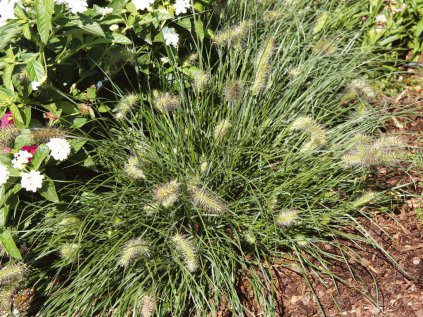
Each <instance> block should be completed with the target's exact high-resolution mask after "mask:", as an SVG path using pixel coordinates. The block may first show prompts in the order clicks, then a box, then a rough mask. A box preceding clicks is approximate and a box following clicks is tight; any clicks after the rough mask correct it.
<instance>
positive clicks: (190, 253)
mask: <svg viewBox="0 0 423 317" xmlns="http://www.w3.org/2000/svg"><path fill="white" fill-rule="evenodd" d="M172 241H173V243H174V245H175V248H176V250H177V251H178V253H179V255H180V257H181V258H182V259H183V260H184V263H185V267H186V268H187V270H188V271H189V272H191V273H192V272H195V271H196V270H197V269H198V255H197V251H196V250H195V248H194V245H193V244H192V243H191V241H189V240H188V239H187V238H185V237H184V236H182V235H180V234H177V235H175V236H173V238H172Z"/></svg>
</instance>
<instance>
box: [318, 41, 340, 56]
mask: <svg viewBox="0 0 423 317" xmlns="http://www.w3.org/2000/svg"><path fill="white" fill-rule="evenodd" d="M336 50H337V46H336V45H335V43H334V42H333V41H328V40H319V41H318V42H317V43H316V44H315V45H314V46H313V52H314V53H316V54H323V55H332V54H334V53H335V52H336Z"/></svg>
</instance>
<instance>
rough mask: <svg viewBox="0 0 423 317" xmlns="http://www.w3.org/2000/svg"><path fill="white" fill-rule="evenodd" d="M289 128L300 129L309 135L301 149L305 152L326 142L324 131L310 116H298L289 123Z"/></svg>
mask: <svg viewBox="0 0 423 317" xmlns="http://www.w3.org/2000/svg"><path fill="white" fill-rule="evenodd" d="M291 130H300V131H304V132H306V133H308V134H309V135H310V140H309V141H308V142H307V143H305V144H304V145H303V147H302V149H301V151H303V152H305V151H308V150H313V149H315V148H319V147H322V146H324V145H325V144H326V131H325V130H324V129H323V128H322V127H321V126H320V125H319V124H318V123H317V122H316V121H314V120H313V119H312V118H310V117H299V118H297V119H296V120H295V121H294V122H293V123H292V125H291Z"/></svg>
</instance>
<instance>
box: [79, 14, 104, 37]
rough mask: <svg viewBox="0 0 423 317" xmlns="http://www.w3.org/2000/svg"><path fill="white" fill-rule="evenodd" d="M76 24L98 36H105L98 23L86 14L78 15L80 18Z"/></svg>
mask: <svg viewBox="0 0 423 317" xmlns="http://www.w3.org/2000/svg"><path fill="white" fill-rule="evenodd" d="M77 25H78V27H79V28H81V29H82V30H84V31H85V32H87V33H90V34H93V35H97V36H100V37H106V35H105V34H104V31H103V29H102V28H101V26H100V24H98V23H97V22H96V21H94V20H93V19H91V18H89V17H87V16H80V20H79V21H78V22H77Z"/></svg>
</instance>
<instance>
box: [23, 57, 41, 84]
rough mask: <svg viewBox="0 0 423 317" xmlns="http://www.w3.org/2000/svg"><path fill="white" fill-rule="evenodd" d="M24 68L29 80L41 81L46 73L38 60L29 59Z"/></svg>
mask: <svg viewBox="0 0 423 317" xmlns="http://www.w3.org/2000/svg"><path fill="white" fill-rule="evenodd" d="M26 70H27V72H28V76H29V79H31V81H42V80H43V79H44V77H45V75H46V73H45V70H44V67H43V65H41V63H40V62H39V61H38V60H32V61H29V62H28V64H27V65H26Z"/></svg>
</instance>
